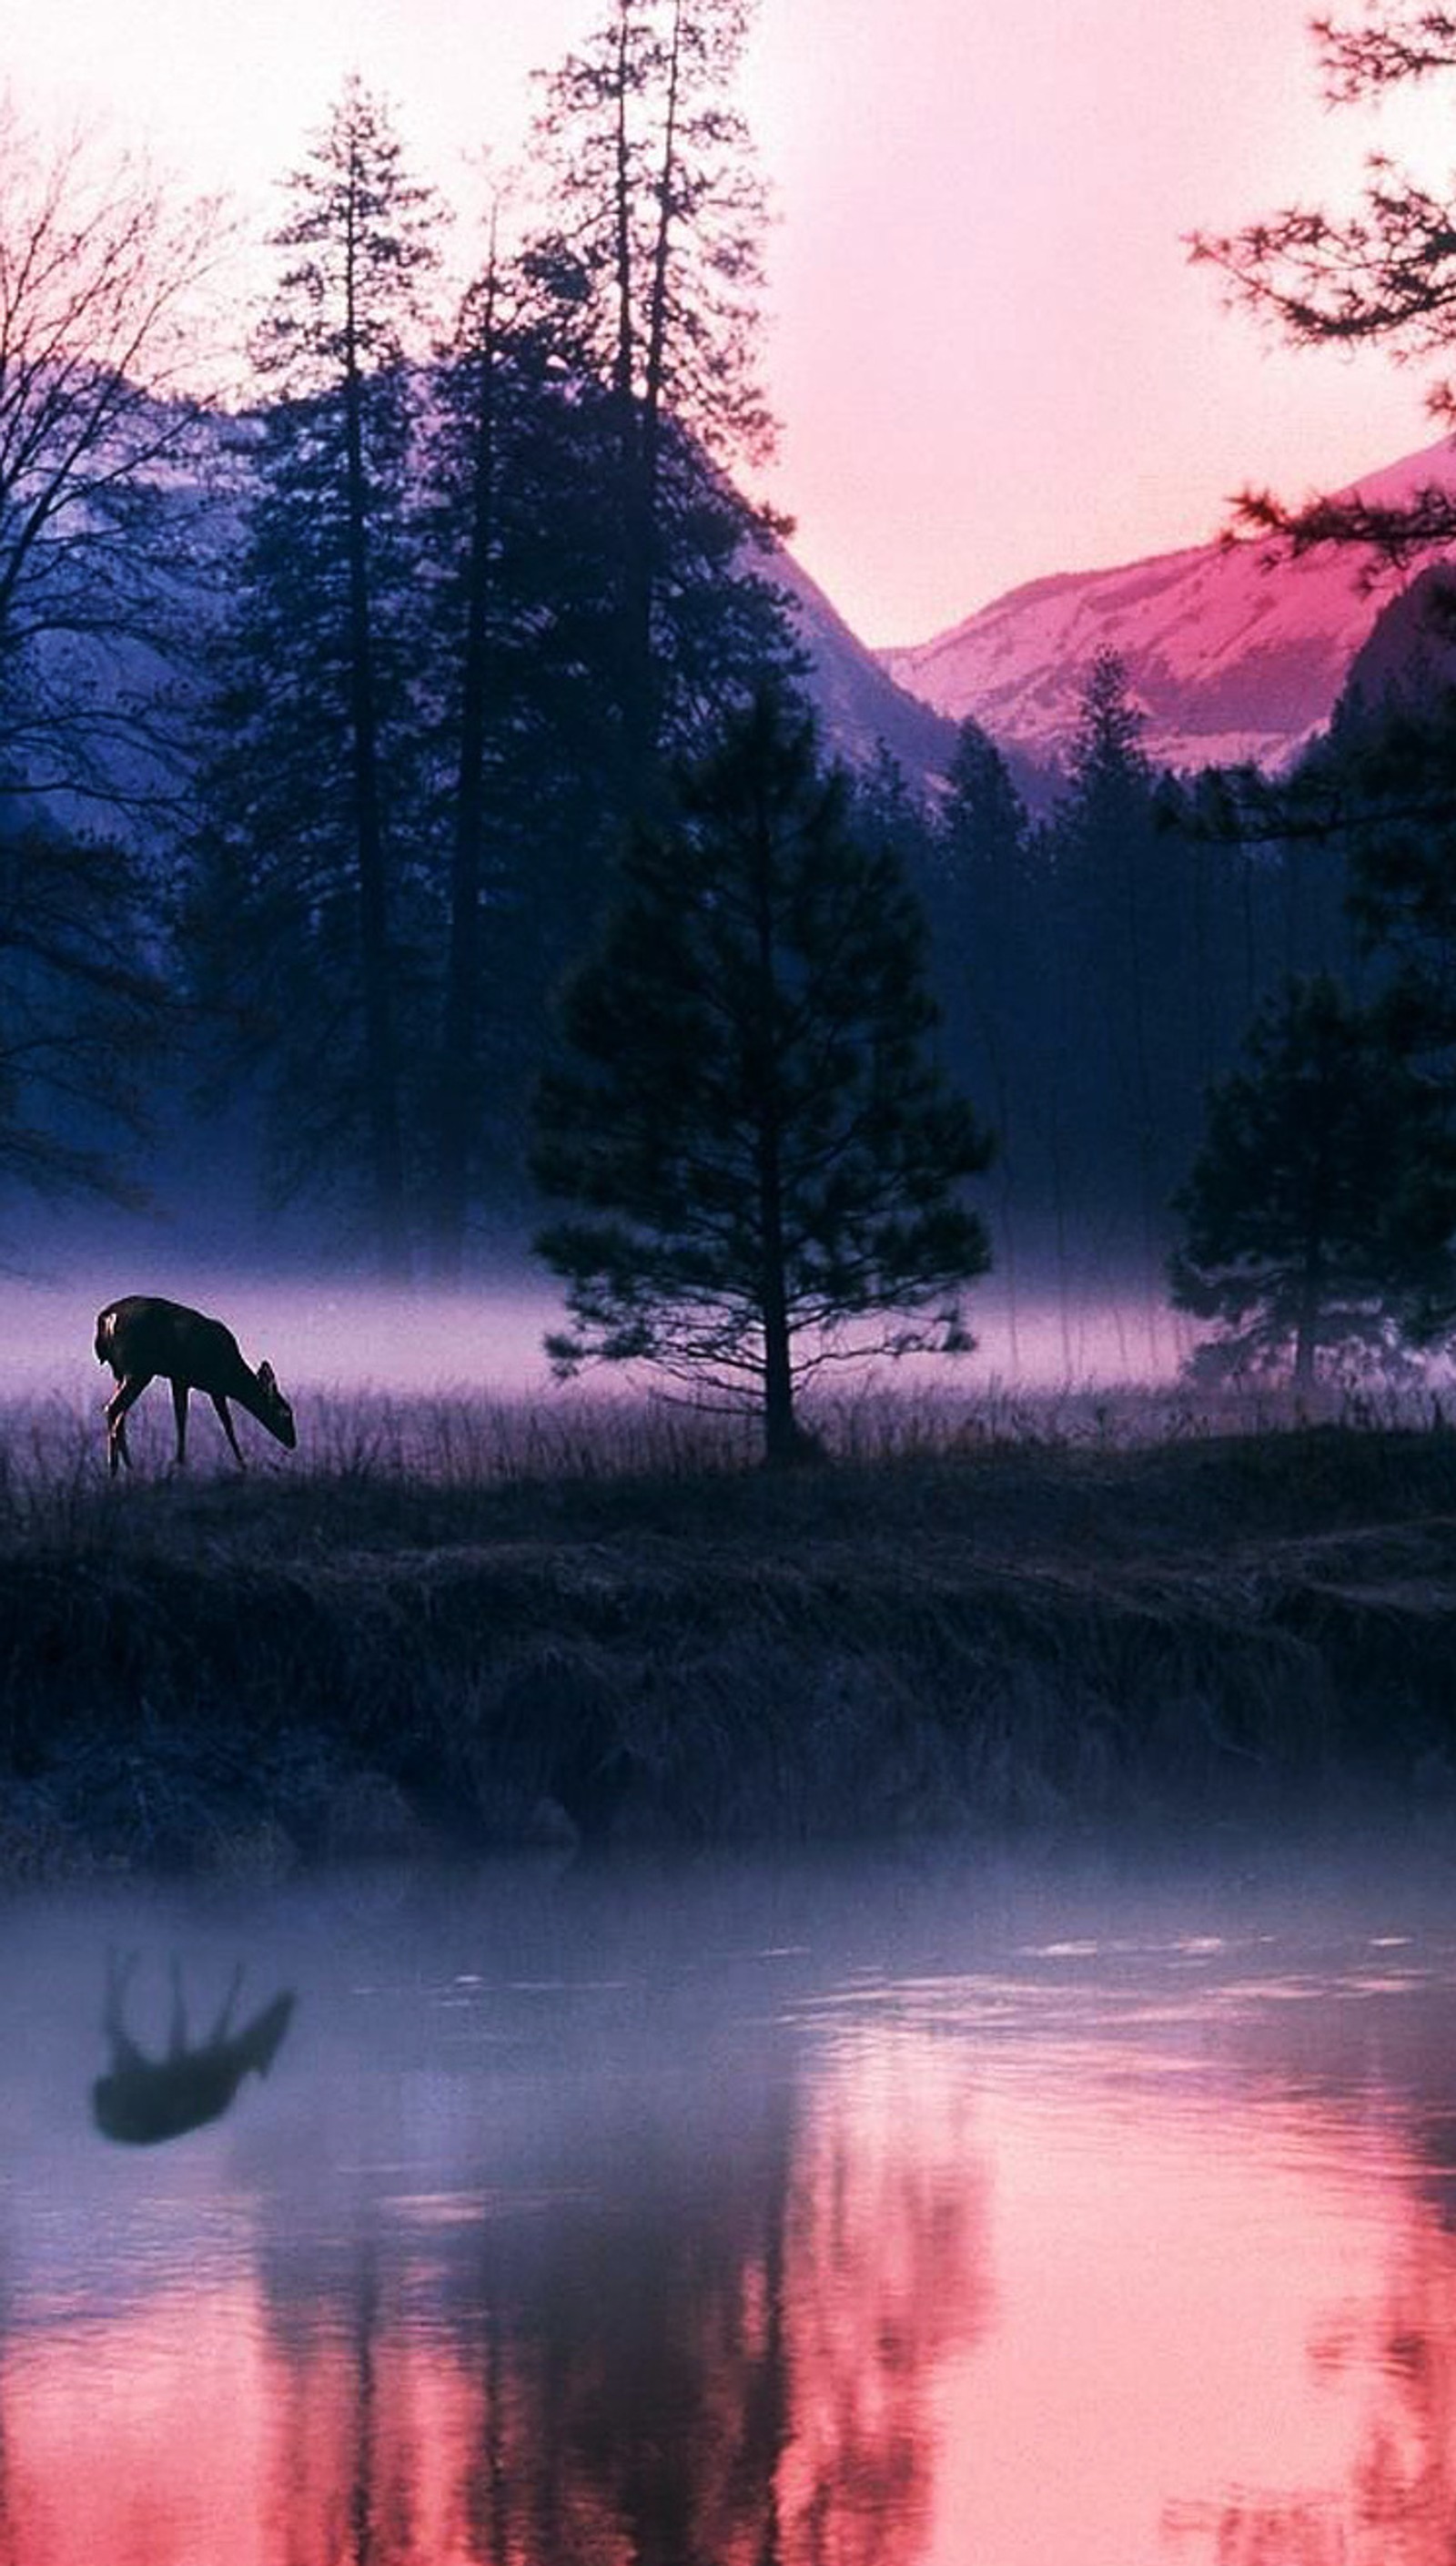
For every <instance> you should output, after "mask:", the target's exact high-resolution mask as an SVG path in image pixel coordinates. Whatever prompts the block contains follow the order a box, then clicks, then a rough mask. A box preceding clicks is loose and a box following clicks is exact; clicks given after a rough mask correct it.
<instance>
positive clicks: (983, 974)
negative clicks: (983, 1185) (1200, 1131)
mask: <svg viewBox="0 0 1456 2566" xmlns="http://www.w3.org/2000/svg"><path fill="white" fill-rule="evenodd" d="M1034 888H1036V886H1035V885H1034V877H1033V865H1032V832H1031V825H1030V822H1029V820H1028V816H1027V809H1026V805H1025V803H1024V802H1023V800H1022V798H1021V795H1020V794H1019V792H1018V791H1017V789H1016V786H1015V784H1014V783H1013V781H1012V778H1011V773H1010V770H1009V768H1008V766H1007V763H1006V760H1005V758H1004V757H1003V756H1002V754H1001V751H1000V750H999V749H998V748H997V746H996V744H995V742H994V740H992V739H990V738H988V736H987V734H986V733H985V731H983V730H982V729H981V728H980V725H979V724H978V723H977V722H975V721H971V720H966V721H963V722H962V723H961V725H960V729H959V731H958V733H957V736H956V745H955V749H954V752H953V754H952V757H951V761H950V765H949V767H948V768H947V770H946V792H945V799H944V802H943V804H942V806H941V811H940V828H939V833H938V843H937V848H936V864H935V870H934V877H933V882H932V888H931V894H930V900H929V909H930V917H931V923H932V928H933V931H934V937H935V945H936V950H937V953H938V954H939V955H940V956H941V970H940V983H941V986H942V988H943V990H944V993H945V1007H946V1017H947V1029H948V1035H949V1040H950V1044H951V1056H952V1058H953V1059H955V1060H956V1061H957V1063H958V1064H959V1063H961V1062H962V1061H963V1062H964V1065H965V1074H966V1077H967V1083H968V1085H969V1087H970V1089H971V1092H972V1093H973V1094H976V1095H981V1094H984V1095H986V1096H988V1097H989V1098H990V1099H991V1101H992V1109H993V1112H994V1114H995V1119H996V1135H997V1162H998V1167H999V1170H1000V1175H999V1185H998V1205H997V1230H998V1235H997V1257H996V1261H997V1265H998V1267H999V1268H1000V1270H1001V1272H1002V1274H1003V1276H1004V1279H1005V1288H1006V1303H1007V1316H1008V1321H1009V1327H1010V1345H1011V1362H1012V1369H1013V1371H1015V1370H1017V1369H1018V1367H1019V1362H1020V1349H1019V1326H1018V1321H1019V1312H1018V1303H1017V1263H1018V1259H1017V1245H1016V1238H1017V1220H1016V1213H1017V1185H1018V1174H1019V1172H1021V1173H1024V1168H1023V1167H1021V1165H1020V1161H1021V1156H1022V1142H1023V1130H1022V1114H1021V1112H1020V1111H1019V1110H1018V1105H1019V1104H1020V1106H1022V1107H1029V1108H1030V1111H1029V1112H1028V1114H1027V1116H1026V1122H1027V1125H1028V1127H1030V1126H1031V1125H1032V1124H1033V1123H1034V1122H1035V1121H1036V1119H1037V1115H1038V1106H1037V1100H1036V1098H1035V1095H1034V1082H1035V1080H1036V1077H1037V1074H1038V1069H1039V1066H1040V1063H1039V1058H1038V1053H1039V1046H1038V1044H1037V1042H1036V1039H1035V1034H1034V1026H1035V1019H1036V1016H1037V1013H1038V1002H1039V999H1040V996H1041V991H1042V984H1043V978H1044V969H1045V962H1046V951H1045V939H1046V924H1045V919H1043V920H1041V921H1038V920H1037V918H1036V910H1035V905H1034V898H1033V893H1034ZM958 1036H959V1039H957V1037H958Z"/></svg>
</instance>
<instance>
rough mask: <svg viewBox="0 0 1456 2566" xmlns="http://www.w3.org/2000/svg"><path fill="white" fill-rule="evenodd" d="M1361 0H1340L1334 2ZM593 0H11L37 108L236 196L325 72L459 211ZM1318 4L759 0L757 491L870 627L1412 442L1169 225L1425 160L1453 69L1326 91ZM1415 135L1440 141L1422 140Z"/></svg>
mask: <svg viewBox="0 0 1456 2566" xmlns="http://www.w3.org/2000/svg"><path fill="white" fill-rule="evenodd" d="M1350 6H1351V8H1352V9H1355V10H1357V8H1358V0H1350ZM597 15H598V9H597V0H496V5H494V6H491V7H483V6H481V5H480V0H248V6H247V7H246V8H237V9H223V8H216V7H214V8H208V7H205V6H200V7H199V6H198V0H106V5H105V6H100V5H98V0H43V5H42V0H0V60H3V61H4V62H5V64H6V65H7V67H8V73H9V78H10V81H11V85H12V88H13V92H14V94H15V97H16V99H17V101H18V103H19V104H21V105H22V106H23V107H25V108H26V109H28V110H29V111H30V112H32V113H33V114H35V115H36V116H38V117H42V118H45V117H50V116H52V115H55V114H58V113H66V114H74V113H75V112H77V111H80V112H81V113H82V114H83V115H85V116H88V117H104V118H105V119H106V121H107V124H108V127H109V128H110V130H112V131H113V132H114V133H115V134H116V135H117V136H118V137H119V138H121V137H124V138H126V139H128V140H131V139H135V140H138V141H144V142H146V144H147V145H148V146H149V147H150V148H151V150H152V151H153V152H154V154H155V156H156V157H157V158H158V160H159V161H160V162H161V163H162V164H163V165H164V166H166V167H167V168H168V169H171V170H174V171H175V172H176V173H177V174H178V175H179V176H180V177H182V178H183V179H185V180H186V181H188V182H189V183H192V184H196V185H199V186H207V187H214V186H219V185H220V186H225V187H227V188H229V189H231V190H233V191H235V192H236V193H237V195H238V196H239V197H240V199H241V200H242V202H243V203H244V205H245V206H247V207H249V208H250V209H255V210H256V211H257V213H258V216H259V219H260V221H266V220H267V219H268V218H269V215H270V210H271V208H270V194H271V182H272V180H273V179H274V178H275V177H276V176H277V175H278V174H280V173H281V172H282V171H284V170H286V169H287V168H288V167H289V166H290V165H292V164H293V162H294V161H296V159H297V158H298V156H299V154H300V149H301V145H302V143H303V141H304V138H305V137H306V135H307V134H308V133H309V132H310V131H311V130H313V129H314V128H316V127H317V126H318V124H319V123H320V122H321V119H322V117H323V115H324V113H325V111H326V109H327V107H328V105H329V103H330V101H331V99H332V98H333V97H334V95H335V94H336V93H337V91H338V89H339V87H340V85H341V83H342V81H343V79H344V77H345V75H346V73H347V72H349V71H351V70H358V71H359V72H360V73H361V75H362V76H363V77H364V80H365V81H366V82H367V83H368V84H369V85H370V86H371V87H374V88H376V89H379V90H381V91H382V92H383V93H384V94H385V95H386V96H387V97H388V98H389V99H390V100H391V101H392V103H393V105H394V108H395V112H396V116H397V119H398V123H399V126H400V129H401V131H402V133H403V135H404V137H405V140H406V143H407V145H408V147H409V149H410V152H411V154H412V156H413V158H414V160H415V162H416V165H418V166H420V167H422V168H423V169H425V170H426V172H427V173H428V174H429V175H430V176H432V177H434V178H435V179H436V180H437V181H438V182H439V183H440V184H441V185H442V186H443V187H444V188H445V189H446V191H447V192H448V193H449V194H450V195H451V196H452V198H453V199H454V200H455V201H457V202H458V203H460V204H461V205H462V206H464V205H466V204H468V203H469V201H470V200H471V198H472V196H473V194H474V193H476V192H478V190H477V188H476V184H475V182H474V181H473V180H472V177H471V174H470V171H469V168H468V165H467V155H468V154H469V153H470V152H471V151H472V150H478V148H479V146H480V145H481V144H482V143H483V142H488V143H490V144H491V145H492V146H493V147H494V148H495V149H496V150H498V151H505V152H507V153H509V152H510V151H511V150H512V149H513V148H514V147H515V146H516V145H517V144H518V143H519V140H520V138H521V136H522V133H523V131H524V128H525V125H526V122H527V118H528V115H529V106H530V102H529V92H528V84H527V74H528V72H529V70H530V69H531V67H532V66H533V65H548V66H549V65H550V64H551V63H553V62H554V61H555V60H556V59H557V58H558V57H559V55H560V54H561V53H562V52H563V51H564V50H565V49H566V47H567V46H568V45H570V44H571V43H572V42H574V41H575V40H576V39H578V38H579V37H580V36H581V34H582V33H583V32H584V30H585V29H586V28H588V27H589V26H591V25H592V24H593V23H594V22H595V19H596V17H597ZM1307 16H1308V6H1307V0H761V15H760V24H759V28H758V31H757V35H756V38H755V44H754V51H753V59H752V63H751V65H750V68H749V74H748V82H747V90H746V98H745V104H746V105H747V107H748V110H749V113H750V116H751V119H752V122H753V125H754V128H755V131H756V132H757V134H758V137H759V141H760V146H761V154H762V159H763V163H764V166H765V170H766V172H767V174H768V176H769V178H770V180H771V182H772V185H773V188H774V191H775V197H776V202H777V208H778V222H777V225H776V228H775V231H774V234H773V238H772V241H771V244H770V261H771V282H772V320H773V330H772V338H771V341H770V347H769V365H768V371H769V377H770V382H771V387H772V390H773V394H774V398H775V402H776V406H777V409H778V413H779V416H780V418H781V420H782V422H783V439H782V450H781V457H780V462H779V464H778V467H777V469H776V471H775V473H774V475H773V479H772V486H771V495H772V496H773V497H774V498H775V500H776V501H777V503H778V504H779V505H781V506H783V507H786V508H788V509H789V510H790V511H791V512H792V513H793V514H794V515H795V517H796V518H797V520H798V528H799V531H798V536H797V538H796V546H795V548H796V550H797V551H798V553H799V555H800V558H801V559H802V561H803V562H804V564H805V566H806V568H807V569H808V570H809V571H810V572H811V573H812V574H813V576H814V577H815V578H817V579H818V580H819V581H820V582H821V584H822V585H823V586H824V587H825V588H826V589H827V590H828V592H829V594H830V596H831V597H832V598H833V600H834V602H835V604H836V605H837V606H838V607H839V608H840V611H841V612H842V613H843V614H844V615H845V616H846V618H847V619H848V621H849V623H850V624H851V625H852V626H853V628H854V630H855V631H856V632H857V633H858V634H859V635H860V636H861V638H862V639H863V640H865V641H871V642H876V643H879V642H890V641H899V642H911V641H924V640H926V639H928V638H929V637H930V636H931V635H932V634H933V633H935V632H938V631H940V630H941V629H943V628H944V627H945V626H947V625H949V624H952V623H955V622H957V621H958V620H959V619H960V618H961V617H962V616H963V615H965V614H967V613H969V612H970V611H971V610H972V609H973V608H974V607H976V606H978V605H981V604H984V603H985V602H986V601H987V600H988V599H989V598H991V597H994V596H996V595H999V594H1000V593H1001V592H1002V591H1004V590H1005V589H1007V588H1010V587H1013V586H1015V585H1017V584H1018V583H1019V582H1021V581H1023V580H1027V579H1033V578H1038V577H1041V576H1043V575H1044V574H1046V573H1049V572H1053V571H1058V570H1068V569H1076V568H1086V567H1089V566H1094V565H1101V564H1111V563H1115V562H1119V561H1125V560H1129V559H1134V558H1136V557H1138V556H1139V555H1141V554H1144V553H1149V552H1157V551H1163V550H1167V549H1170V548H1173V547H1175V546H1177V545H1179V544H1184V543H1197V542H1202V541H1204V540H1205V539H1206V538H1207V537H1208V536H1210V535H1211V534H1213V533H1214V532H1216V531H1217V529H1218V527H1219V525H1220V523H1221V522H1222V518H1223V513H1224V502H1225V500H1226V498H1227V497H1228V495H1229V494H1230V493H1232V492H1233V491H1234V490H1235V489H1237V488H1238V487H1239V486H1241V485H1242V484H1243V483H1244V482H1246V481H1254V482H1268V483H1272V484H1273V485H1274V486H1276V487H1278V488H1280V489H1281V490H1282V491H1283V492H1284V493H1285V494H1286V495H1290V496H1299V495H1303V493H1304V492H1306V491H1307V490H1309V489H1311V488H1314V487H1317V486H1330V485H1333V484H1338V483H1340V482H1342V481H1346V480H1349V479H1351V478H1353V477H1355V476H1356V475H1358V474H1359V473H1361V472H1363V471H1368V470H1371V469H1373V468H1375V467H1377V466H1378V465H1380V464H1382V463H1386V462H1389V461H1391V460H1393V459H1395V458H1396V457H1397V456H1399V455H1401V454H1403V453H1406V452H1408V451H1410V450H1411V449H1412V448H1415V447H1418V446H1420V445H1422V444H1424V443H1426V442H1427V441H1428V439H1429V437H1430V434H1431V430H1430V427H1429V425H1428V422H1427V420H1426V418H1425V414H1424V411H1423V409H1422V405H1421V384H1420V381H1419V379H1418V378H1417V377H1416V376H1414V375H1412V374H1409V373H1406V374H1400V373H1398V372H1396V371H1395V370H1394V369H1392V368H1391V367H1390V366H1389V365H1388V364H1387V363H1385V361H1383V360H1382V359H1381V358H1380V357H1378V356H1377V355H1373V354H1371V355H1366V356H1364V357H1362V358H1361V359H1360V360H1358V361H1350V360H1346V359H1343V358H1339V357H1335V356H1330V357H1325V356H1321V357H1318V358H1317V357H1313V356H1310V355H1296V354H1293V353H1291V352H1289V351H1288V350H1285V349H1283V348H1280V347H1278V346H1275V345H1273V344H1271V343H1270V342H1268V341H1267V340H1265V339H1264V338H1262V337H1261V336H1260V335H1259V334H1258V333H1257V332H1256V331H1255V330H1254V328H1253V326H1252V325H1251V324H1250V323H1249V322H1248V321H1247V320H1245V319H1244V318H1242V317H1236V316H1231V315H1229V314H1228V313H1227V312H1225V310H1224V309H1223V308H1222V306H1221V303H1220V299H1219V293H1218V288H1217V285H1216V282H1215V280H1214V279H1213V277H1212V276H1211V274H1210V273H1209V272H1208V271H1207V270H1194V269H1190V268H1189V266H1188V264H1187V260H1186V255H1185V252H1184V248H1183V245H1182V239H1183V235H1184V234H1185V233H1186V232H1188V231H1189V230H1190V229H1191V228H1193V227H1194V226H1196V225H1200V224H1202V225H1205V226H1213V227H1216V226H1218V225H1220V224H1224V225H1228V224H1237V223H1238V222H1240V221H1243V220H1247V219H1250V218H1252V217H1254V216H1256V215H1259V214H1264V213H1268V212H1270V211H1272V210H1273V209H1274V208H1275V207H1276V206H1277V205H1279V204H1281V203H1284V202H1286V201H1288V200H1289V199H1290V198H1292V197H1297V196H1304V197H1309V196H1311V195H1314V196H1316V197H1317V198H1319V199H1321V200H1324V201H1332V202H1336V203H1337V202H1341V201H1345V200H1347V199H1348V198H1350V197H1351V196H1352V194H1353V191H1354V189H1355V186H1356V184H1357V180H1358V174H1359V168H1360V163H1361V159H1362V156H1363V153H1364V152H1365V151H1366V150H1367V149H1369V148H1370V147H1371V146H1372V145H1384V146H1386V147H1393V148H1394V149H1395V150H1396V151H1397V152H1398V153H1401V154H1405V153H1408V154H1411V155H1413V156H1418V157H1419V158H1420V165H1421V166H1422V168H1423V170H1424V172H1425V174H1426V175H1427V176H1435V177H1437V178H1440V179H1443V178H1444V177H1445V176H1446V175H1447V174H1448V171H1449V168H1450V165H1451V162H1452V160H1456V147H1453V149H1452V151H1451V152H1450V153H1449V154H1448V153H1447V152H1446V151H1445V149H1444V146H1443V145H1442V143H1441V142H1440V141H1439V140H1438V139H1436V138H1435V137H1436V135H1437V132H1438V127H1439V124H1440V123H1441V121H1442V120H1443V119H1444V120H1445V121H1449V119H1450V112H1451V104H1452V103H1451V101H1450V99H1449V97H1447V98H1444V99H1443V98H1441V97H1440V96H1438V95H1437V93H1435V92H1431V93H1430V94H1429V95H1421V94H1418V93H1417V94H1415V95H1414V96H1413V97H1412V98H1411V99H1410V100H1408V101H1406V100H1395V101H1391V102H1390V103H1389V104H1388V105H1387V106H1386V108H1385V110H1384V111H1383V113H1382V114H1381V115H1380V116H1378V117H1377V116H1375V115H1374V114H1373V113H1364V112H1359V113H1357V112H1356V111H1353V110H1350V109H1341V110H1335V111H1333V112H1332V111H1327V110H1325V109H1324V108H1323V106H1322V104H1321V101H1320V98H1319V94H1318V88H1317V82H1316V74H1315V60H1314V54H1313V49H1312V48H1311V46H1310V44H1309V41H1308V38H1307V36H1306V33H1305V27H1306V19H1307ZM1431 155H1433V156H1431Z"/></svg>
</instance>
